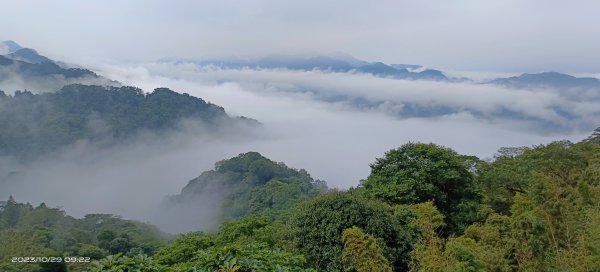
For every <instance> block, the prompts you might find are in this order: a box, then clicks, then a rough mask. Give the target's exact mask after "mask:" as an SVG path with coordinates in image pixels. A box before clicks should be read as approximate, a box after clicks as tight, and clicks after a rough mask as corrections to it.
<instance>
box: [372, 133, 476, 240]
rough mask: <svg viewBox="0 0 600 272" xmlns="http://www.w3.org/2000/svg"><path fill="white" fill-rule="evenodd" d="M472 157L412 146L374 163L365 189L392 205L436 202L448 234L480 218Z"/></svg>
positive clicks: (405, 146) (448, 151)
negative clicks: (444, 218) (444, 220)
mask: <svg viewBox="0 0 600 272" xmlns="http://www.w3.org/2000/svg"><path fill="white" fill-rule="evenodd" d="M472 166H473V162H472V158H471V157H467V156H462V155H460V154H458V153H456V152H455V151H453V150H452V149H449V148H445V147H442V146H439V145H435V144H423V143H408V144H405V145H403V146H401V147H400V148H397V149H393V150H390V151H388V152H386V153H385V155H384V156H383V157H382V158H378V159H377V160H376V161H375V163H373V164H371V174H370V175H369V177H368V178H367V180H366V181H364V182H363V183H362V184H361V186H362V188H364V190H365V191H366V193H367V195H369V196H371V197H375V198H378V199H382V200H384V201H386V202H387V203H390V204H416V203H422V202H426V201H433V203H434V204H435V205H436V207H437V208H438V209H439V210H440V211H441V212H442V213H443V214H444V215H445V217H446V220H447V230H448V231H447V232H448V233H460V232H461V231H462V230H463V229H464V228H465V227H467V226H468V225H469V224H471V223H472V222H474V221H477V220H478V219H480V215H479V212H480V209H481V206H480V202H481V195H480V193H479V191H478V188H477V185H476V183H475V176H474V173H473V172H472V169H470V168H471V167H472Z"/></svg>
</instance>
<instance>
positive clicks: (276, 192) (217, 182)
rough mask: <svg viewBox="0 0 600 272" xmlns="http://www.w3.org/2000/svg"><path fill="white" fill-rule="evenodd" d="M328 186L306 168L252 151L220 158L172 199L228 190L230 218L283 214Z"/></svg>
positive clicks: (226, 207) (226, 213)
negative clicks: (211, 167) (280, 161)
mask: <svg viewBox="0 0 600 272" xmlns="http://www.w3.org/2000/svg"><path fill="white" fill-rule="evenodd" d="M326 189H327V186H326V184H325V182H323V181H320V180H314V179H313V178H312V177H311V176H310V175H309V174H308V173H307V172H306V170H304V169H300V170H296V169H293V168H289V167H287V166H286V165H285V164H283V163H277V162H274V161H272V160H269V159H267V158H265V157H263V156H262V155H261V154H259V153H257V152H248V153H244V154H240V155H239V156H237V157H234V158H231V159H228V160H223V161H220V162H217V163H216V164H215V169H214V170H210V171H206V172H204V173H202V175H200V176H199V177H197V178H195V179H193V180H191V181H190V182H188V184H187V185H186V186H185V187H184V188H183V189H182V191H181V194H179V195H177V196H174V197H172V198H171V201H172V202H174V203H176V202H185V201H187V200H190V199H193V198H196V197H201V196H202V195H206V194H212V193H219V192H223V191H225V192H227V194H226V196H225V200H224V203H223V209H224V212H223V217H224V218H226V219H229V218H242V217H244V216H247V215H251V214H257V215H266V216H268V217H270V218H283V217H286V216H287V213H288V212H289V210H290V208H292V207H294V206H295V205H296V204H297V203H300V202H301V201H303V200H306V199H310V198H312V197H314V196H316V195H318V194H319V193H321V192H323V191H325V190H326Z"/></svg>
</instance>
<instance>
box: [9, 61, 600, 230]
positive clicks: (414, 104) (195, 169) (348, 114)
mask: <svg viewBox="0 0 600 272" xmlns="http://www.w3.org/2000/svg"><path fill="white" fill-rule="evenodd" d="M95 68H96V71H97V72H98V73H99V74H101V75H102V76H105V77H107V78H110V79H114V80H117V81H119V82H121V83H123V84H125V85H133V86H137V87H140V88H142V89H143V90H145V91H147V92H150V91H151V90H153V89H154V88H157V87H169V88H171V89H173V90H176V91H178V92H184V93H189V94H191V95H193V96H196V97H200V98H203V99H205V100H207V101H209V102H211V103H214V104H217V105H220V106H223V107H224V108H225V110H226V111H227V112H228V113H229V114H230V115H242V116H246V117H250V118H254V119H256V120H258V121H259V122H261V124H262V125H261V128H260V129H259V130H249V129H248V128H246V127H227V128H222V129H221V130H219V131H206V130H205V129H204V128H202V127H196V126H190V125H189V124H188V125H186V124H182V126H181V127H180V128H181V129H179V130H177V131H175V132H172V133H169V134H162V135H153V134H145V135H142V136H140V137H137V138H135V139H133V140H131V141H130V142H128V143H123V144H121V145H118V146H115V147H111V148H100V147H98V146H97V145H95V144H94V143H88V142H80V143H77V144H74V145H72V146H70V147H68V148H66V149H64V150H62V151H60V152H56V153H53V154H50V155H47V156H45V157H43V158H40V159H38V160H37V161H35V162H31V163H28V164H26V165H22V164H15V163H11V162H6V163H3V164H2V165H3V168H4V169H2V170H3V175H5V178H4V179H3V183H2V185H1V186H2V190H1V192H2V194H3V195H2V196H1V197H3V198H6V197H7V195H9V194H12V195H14V196H15V197H16V198H17V199H18V200H19V201H31V202H34V203H35V202H39V201H40V200H41V199H44V201H46V202H47V204H49V205H53V206H62V207H64V209H65V210H66V211H67V213H69V214H71V215H75V216H81V215H83V214H86V213H115V214H119V215H122V216H124V217H126V218H132V219H138V220H142V221H150V222H152V223H155V224H157V225H158V226H160V227H162V228H163V229H166V230H168V231H172V232H179V231H188V230H194V229H207V228H210V227H211V226H214V221H216V220H217V218H218V208H219V205H218V203H219V201H218V198H219V196H214V195H207V196H205V198H204V200H206V201H202V203H196V204H197V205H196V206H195V207H190V209H191V210H190V212H194V214H195V215H196V216H194V217H190V216H188V214H187V212H186V211H185V209H179V210H178V212H177V213H168V212H167V213H165V212H164V210H161V209H162V208H160V204H161V203H162V202H163V200H164V197H165V196H167V195H173V194H177V193H178V192H179V191H180V190H181V188H182V187H183V186H185V184H186V183H187V181H189V180H191V179H193V178H195V177H197V176H198V175H199V174H200V173H202V172H203V171H206V170H209V169H212V167H213V164H214V163H215V162H217V161H219V160H222V159H226V158H230V157H233V156H236V155H237V154H239V153H243V152H247V151H258V152H260V153H261V154H263V155H264V156H266V157H268V158H270V159H272V160H275V161H283V162H285V163H286V164H287V165H289V166H291V167H295V168H304V169H306V170H307V171H308V172H309V173H310V174H311V175H312V176H313V177H314V178H316V179H322V180H326V181H327V182H328V184H329V186H330V187H337V188H348V187H351V186H356V185H358V184H359V181H360V180H361V179H363V178H366V177H367V176H368V174H369V164H370V163H372V162H374V160H375V158H377V157H381V156H382V155H383V154H384V152H386V151H387V150H390V149H392V148H396V147H399V146H400V145H402V144H404V143H406V142H409V141H414V142H434V143H437V144H441V145H444V146H447V147H451V148H453V149H455V150H456V151H458V152H459V153H463V154H469V155H477V156H479V157H480V158H491V157H492V156H493V155H494V153H495V152H496V150H498V148H500V147H505V146H524V145H525V146H529V145H535V144H542V143H548V142H551V141H554V140H560V139H569V140H573V141H579V140H581V139H583V138H585V137H586V136H587V135H589V134H590V133H591V131H592V130H593V129H594V128H595V126H597V125H598V123H595V122H596V120H597V117H598V115H599V113H600V111H599V110H598V109H600V107H599V106H600V105H599V104H600V101H598V100H593V99H591V100H581V99H578V97H568V96H566V95H567V94H565V93H564V92H561V91H558V90H518V89H507V88H502V87H497V86H492V85H483V84H475V83H448V82H433V81H410V80H395V79H388V78H379V77H373V76H370V75H365V74H355V73H331V72H322V71H288V70H262V71H261V70H250V69H238V70H235V69H232V70H222V69H217V68H214V67H197V66H195V65H192V64H185V63H184V64H172V63H165V62H153V63H122V62H119V63H108V64H105V65H98V66H96V67H95ZM407 109H410V111H407ZM40 181H44V182H40ZM72 192H78V193H77V194H73V193H72ZM107 199H110V201H107ZM198 214H201V215H202V216H198Z"/></svg>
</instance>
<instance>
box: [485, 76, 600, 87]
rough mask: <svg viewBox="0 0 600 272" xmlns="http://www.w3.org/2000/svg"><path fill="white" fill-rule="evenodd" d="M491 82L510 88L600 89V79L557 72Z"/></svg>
mask: <svg viewBox="0 0 600 272" xmlns="http://www.w3.org/2000/svg"><path fill="white" fill-rule="evenodd" d="M488 83H490V84H496V85H502V86H505V87H510V88H532V87H535V88H548V87H549V88H587V89H589V88H594V89H600V80H598V79H597V78H591V77H574V76H571V75H567V74H562V73H557V72H543V73H538V74H522V75H520V76H515V77H508V78H498V79H495V80H492V81H489V82H488Z"/></svg>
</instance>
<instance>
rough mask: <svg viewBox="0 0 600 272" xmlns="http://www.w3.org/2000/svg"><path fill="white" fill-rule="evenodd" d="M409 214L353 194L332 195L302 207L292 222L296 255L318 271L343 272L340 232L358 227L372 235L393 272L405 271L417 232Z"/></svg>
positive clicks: (318, 198) (339, 193)
mask: <svg viewBox="0 0 600 272" xmlns="http://www.w3.org/2000/svg"><path fill="white" fill-rule="evenodd" d="M412 218H413V216H412V214H411V213H410V212H407V211H406V210H403V211H402V212H397V211H395V210H394V209H393V208H392V207H390V206H389V205H387V204H385V203H382V202H380V201H378V200H372V199H367V198H365V197H362V196H361V195H359V194H355V193H342V192H332V193H327V194H324V195H321V196H319V197H317V198H315V199H313V200H310V201H308V202H307V203H305V204H303V205H301V206H300V207H299V208H298V209H297V210H296V211H295V212H294V214H293V216H292V219H291V225H292V228H293V229H292V233H293V234H292V235H293V237H294V238H295V244H296V248H297V249H298V251H299V252H300V253H302V254H304V255H305V256H306V258H307V260H308V263H309V264H310V265H311V266H312V267H314V268H316V269H317V270H319V271H340V270H342V269H343V264H342V250H343V247H344V243H343V241H342V231H343V230H345V229H348V228H351V227H354V226H356V227H359V228H361V229H363V230H364V232H365V233H367V234H369V235H372V236H373V237H374V238H375V239H376V240H377V243H378V245H379V246H380V247H381V249H382V251H383V255H384V256H385V258H387V259H388V260H389V261H390V262H391V265H392V268H393V269H394V271H405V270H406V269H407V266H408V260H409V257H408V253H409V252H410V250H411V246H412V244H413V243H414V241H415V240H416V238H417V232H418V230H417V229H416V228H414V227H412V226H411V225H410V222H411V221H412Z"/></svg>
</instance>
